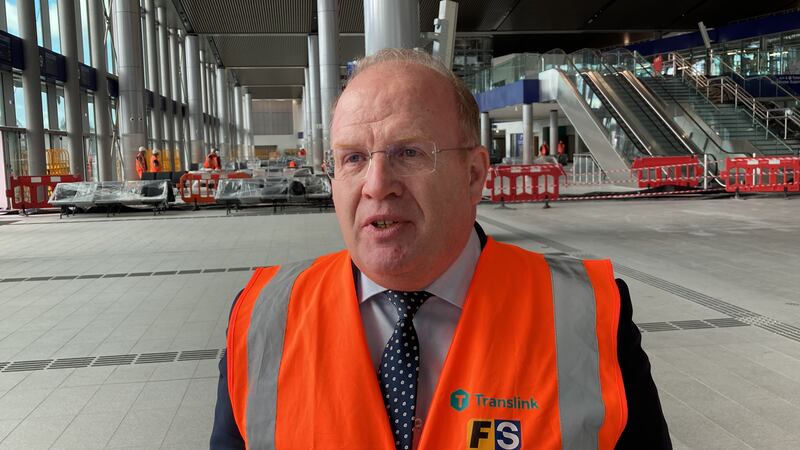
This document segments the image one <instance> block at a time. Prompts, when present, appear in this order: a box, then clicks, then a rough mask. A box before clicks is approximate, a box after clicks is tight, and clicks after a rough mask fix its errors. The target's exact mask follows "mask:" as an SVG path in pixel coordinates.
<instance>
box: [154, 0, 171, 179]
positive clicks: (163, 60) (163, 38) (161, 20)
mask: <svg viewBox="0 0 800 450" xmlns="http://www.w3.org/2000/svg"><path fill="white" fill-rule="evenodd" d="M156 14H157V18H158V60H159V64H158V65H159V67H158V73H159V75H160V77H161V79H160V80H159V84H160V86H161V94H162V95H163V96H164V97H166V99H167V108H166V110H165V111H164V119H163V127H164V141H165V144H164V158H167V157H169V163H170V166H171V167H173V169H174V166H175V156H174V152H175V137H174V134H175V124H174V117H175V116H174V115H173V111H172V83H171V80H170V78H171V77H170V75H171V74H172V71H171V70H170V58H169V36H168V34H167V8H166V7H164V6H159V7H158V9H157V10H156Z"/></svg>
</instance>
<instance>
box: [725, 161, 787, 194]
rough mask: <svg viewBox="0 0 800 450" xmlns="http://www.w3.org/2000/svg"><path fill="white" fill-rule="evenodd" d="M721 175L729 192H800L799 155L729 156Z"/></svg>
mask: <svg viewBox="0 0 800 450" xmlns="http://www.w3.org/2000/svg"><path fill="white" fill-rule="evenodd" d="M722 178H723V179H724V180H725V190H726V191H728V192H785V193H788V192H800V158H798V157H796V156H794V157H792V156H790V157H775V158H768V157H759V158H728V159H726V160H725V172H724V173H723V174H722Z"/></svg>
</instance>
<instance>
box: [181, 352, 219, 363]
mask: <svg viewBox="0 0 800 450" xmlns="http://www.w3.org/2000/svg"><path fill="white" fill-rule="evenodd" d="M218 354H219V350H188V351H184V352H181V354H180V356H178V361H199V360H201V359H214V358H216V357H217V355H218Z"/></svg>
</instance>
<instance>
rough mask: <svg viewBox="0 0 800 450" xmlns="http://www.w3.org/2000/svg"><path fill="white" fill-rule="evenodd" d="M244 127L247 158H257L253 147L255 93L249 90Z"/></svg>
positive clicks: (245, 100) (246, 99)
mask: <svg viewBox="0 0 800 450" xmlns="http://www.w3.org/2000/svg"><path fill="white" fill-rule="evenodd" d="M244 124H245V126H244V128H245V137H246V139H245V142H246V145H245V148H246V149H247V151H246V153H245V154H246V155H247V159H248V160H251V159H255V151H254V149H253V148H254V147H253V95H252V94H250V93H249V92H248V93H246V94H245V95H244Z"/></svg>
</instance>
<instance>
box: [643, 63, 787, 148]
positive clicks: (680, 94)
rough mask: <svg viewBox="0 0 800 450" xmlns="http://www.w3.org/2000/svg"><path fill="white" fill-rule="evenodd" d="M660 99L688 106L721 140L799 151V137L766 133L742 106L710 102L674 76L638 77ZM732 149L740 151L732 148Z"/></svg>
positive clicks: (758, 146)
mask: <svg viewBox="0 0 800 450" xmlns="http://www.w3.org/2000/svg"><path fill="white" fill-rule="evenodd" d="M640 79H641V80H642V82H644V83H645V84H646V85H647V86H648V87H649V88H650V89H651V90H652V91H653V93H655V94H656V95H658V96H659V97H660V98H661V99H662V100H671V99H674V100H675V101H678V102H680V103H683V104H684V105H687V106H689V107H691V108H692V109H693V110H694V111H695V113H697V115H698V116H699V117H700V118H701V119H703V120H704V121H705V122H706V123H707V124H708V126H709V127H711V129H713V130H714V131H715V132H716V133H717V135H719V136H720V137H721V138H722V139H724V140H737V139H741V140H746V141H748V142H750V143H751V144H752V145H753V146H754V147H755V148H756V149H757V150H758V151H759V152H760V153H762V154H764V155H768V156H772V155H791V154H797V152H798V151H800V139H786V140H784V139H779V138H776V137H775V136H774V135H772V134H769V133H767V131H766V130H765V129H764V127H763V126H761V125H760V124H758V123H755V122H754V121H753V119H752V117H750V115H748V114H747V112H746V111H744V110H742V109H737V108H734V106H733V105H732V104H727V103H723V104H714V103H711V102H710V101H708V100H707V99H706V98H705V97H703V96H702V95H700V94H699V93H698V92H697V91H696V90H695V89H694V88H693V87H691V86H688V85H687V84H685V83H684V81H683V80H681V79H680V78H678V77H653V78H650V77H643V78H640ZM732 150H733V151H741V150H739V149H735V148H734V149H732Z"/></svg>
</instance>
